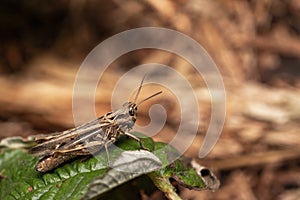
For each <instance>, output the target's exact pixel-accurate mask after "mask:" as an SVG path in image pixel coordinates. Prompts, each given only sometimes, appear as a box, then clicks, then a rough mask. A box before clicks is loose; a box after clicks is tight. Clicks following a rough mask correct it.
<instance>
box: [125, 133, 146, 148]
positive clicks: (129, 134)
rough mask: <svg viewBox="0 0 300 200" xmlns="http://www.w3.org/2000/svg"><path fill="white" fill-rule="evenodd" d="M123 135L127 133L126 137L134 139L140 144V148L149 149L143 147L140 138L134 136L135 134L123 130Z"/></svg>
mask: <svg viewBox="0 0 300 200" xmlns="http://www.w3.org/2000/svg"><path fill="white" fill-rule="evenodd" d="M125 135H127V136H128V137H130V138H132V139H134V140H136V141H137V142H138V143H139V144H140V147H141V148H142V149H145V150H147V151H150V149H149V148H147V147H145V146H144V145H143V144H142V141H141V139H140V138H138V137H136V136H135V135H132V134H131V133H129V132H125Z"/></svg>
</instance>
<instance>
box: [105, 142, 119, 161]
mask: <svg viewBox="0 0 300 200" xmlns="http://www.w3.org/2000/svg"><path fill="white" fill-rule="evenodd" d="M115 141H116V138H111V139H110V140H108V141H107V142H106V143H105V144H104V147H105V151H106V156H107V166H108V167H109V166H110V158H109V152H108V146H109V145H110V144H113V143H114V142H115Z"/></svg>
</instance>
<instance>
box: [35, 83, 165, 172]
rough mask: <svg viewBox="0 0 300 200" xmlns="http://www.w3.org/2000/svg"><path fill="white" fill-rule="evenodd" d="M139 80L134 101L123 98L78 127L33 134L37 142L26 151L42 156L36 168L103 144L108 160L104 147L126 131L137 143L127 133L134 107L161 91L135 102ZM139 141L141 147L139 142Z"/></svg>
mask: <svg viewBox="0 0 300 200" xmlns="http://www.w3.org/2000/svg"><path fill="white" fill-rule="evenodd" d="M144 78H145V77H144ZM144 78H143V80H144ZM143 80H142V82H141V84H140V87H139V89H138V92H137V95H136V97H135V100H134V102H127V103H125V104H123V106H122V108H120V109H118V110H116V111H113V112H109V113H107V114H105V115H103V116H101V117H99V118H98V119H96V120H93V121H90V122H88V123H86V124H83V125H81V126H79V127H76V128H73V129H69V130H66V131H63V132H56V133H52V134H47V135H37V136H36V138H35V141H36V142H37V143H38V144H37V145H36V146H34V147H33V148H32V149H31V150H30V153H31V154H32V155H35V156H43V158H42V159H41V160H40V161H39V162H38V164H37V166H36V169H37V170H38V171H40V172H47V171H50V170H52V169H54V168H56V167H57V166H59V165H60V164H62V163H64V162H66V161H68V160H70V159H72V158H74V157H76V156H79V155H90V154H94V153H97V152H98V151H100V150H101V149H102V148H103V147H105V150H106V153H107V158H108V164H109V153H108V149H107V148H108V146H109V145H110V144H112V143H114V142H115V141H116V140H117V139H118V138H119V137H120V135H127V136H129V137H131V138H133V139H135V140H136V141H138V142H139V143H140V139H139V138H137V137H136V136H134V135H132V134H131V133H129V131H130V130H131V129H132V128H133V126H134V124H135V121H136V116H137V107H138V105H140V104H141V103H142V102H144V101H146V100H148V99H150V98H152V97H154V96H156V95H158V94H160V93H161V91H160V92H157V93H155V94H153V95H151V96H149V97H148V98H146V99H143V100H142V101H140V102H139V103H138V104H136V103H135V102H136V100H137V97H138V95H139V92H140V90H141V87H142V84H143ZM140 145H141V147H142V144H141V143H140Z"/></svg>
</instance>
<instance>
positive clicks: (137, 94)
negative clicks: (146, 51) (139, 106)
mask: <svg viewBox="0 0 300 200" xmlns="http://www.w3.org/2000/svg"><path fill="white" fill-rule="evenodd" d="M145 78H146V74H145V75H144V77H143V79H142V81H141V83H140V86H139V89H138V91H137V93H136V95H135V98H134V101H133V103H136V100H137V98H138V96H139V94H140V92H141V89H142V86H143V83H144V80H145Z"/></svg>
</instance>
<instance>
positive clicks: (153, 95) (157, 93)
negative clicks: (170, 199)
mask: <svg viewBox="0 0 300 200" xmlns="http://www.w3.org/2000/svg"><path fill="white" fill-rule="evenodd" d="M161 93H162V91H159V92H156V93H155V94H152V95H151V96H149V97H147V98H145V99H143V100H141V101H140V102H139V103H138V104H137V106H139V105H141V104H142V103H143V102H145V101H147V100H149V99H151V98H152V97H155V96H157V95H159V94H161Z"/></svg>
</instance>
